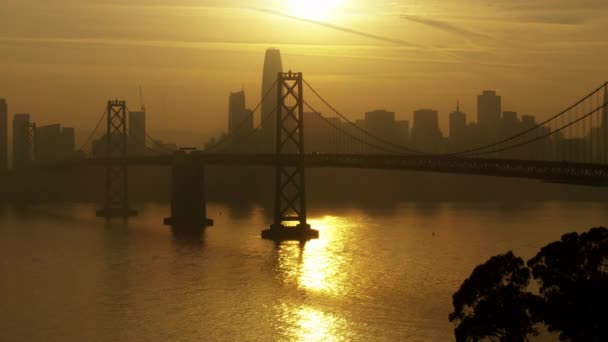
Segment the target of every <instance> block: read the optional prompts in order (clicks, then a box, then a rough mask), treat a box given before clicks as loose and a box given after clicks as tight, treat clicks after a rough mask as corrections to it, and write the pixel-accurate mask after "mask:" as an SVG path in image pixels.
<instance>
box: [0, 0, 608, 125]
mask: <svg viewBox="0 0 608 342" xmlns="http://www.w3.org/2000/svg"><path fill="white" fill-rule="evenodd" d="M33 4H36V5H35V6H33ZM239 4H246V2H241V1H234V2H233V5H234V7H238V8H236V9H235V8H231V7H230V6H227V5H220V3H218V2H214V1H201V2H198V3H196V4H193V3H192V2H190V1H181V0H180V1H172V2H168V1H159V2H157V5H156V6H149V5H146V2H145V1H137V2H135V3H133V4H132V5H130V6H122V5H117V4H103V3H99V2H97V1H93V0H86V1H84V2H79V4H78V5H74V3H73V2H69V1H67V0H58V1H55V2H53V4H48V3H39V2H37V1H32V0H30V1H9V2H7V3H5V4H4V5H3V6H4V9H5V11H4V13H5V15H6V16H7V18H6V20H4V21H2V24H0V25H2V28H3V29H4V32H6V34H5V35H4V36H2V37H0V38H1V39H2V41H3V43H4V45H2V47H0V49H3V50H2V52H3V53H2V54H0V56H2V57H1V58H2V61H3V62H4V63H3V64H2V65H3V66H2V69H1V70H0V71H1V72H3V73H4V74H5V77H4V80H5V82H2V83H0V94H1V95H0V96H1V97H4V98H7V99H8V100H9V101H10V105H11V108H12V109H11V113H16V112H30V113H32V115H35V116H37V117H39V119H38V121H39V122H40V123H41V124H48V123H52V122H58V121H60V122H65V123H66V124H67V125H69V126H73V127H77V128H84V127H89V128H90V127H92V126H94V124H95V117H96V116H97V113H98V112H100V111H101V110H103V106H104V102H105V101H106V100H107V99H109V98H123V99H125V100H126V101H128V102H129V103H137V102H138V99H139V91H138V90H139V86H140V85H141V86H142V87H143V89H144V93H145V94H146V103H147V105H148V112H149V113H150V122H149V125H150V129H153V130H158V129H161V128H164V125H163V124H162V122H163V121H164V120H166V119H167V118H168V116H171V118H172V123H171V126H172V127H169V128H171V129H178V130H194V131H196V132H202V134H205V135H214V134H216V132H217V131H219V130H220V129H224V123H223V120H222V119H223V113H224V111H225V108H226V104H225V101H224V100H223V99H224V97H225V94H227V93H228V92H230V91H234V90H235V89H238V88H240V87H241V85H242V84H244V85H245V90H246V91H247V92H248V93H249V94H250V96H249V97H248V99H249V100H250V102H254V103H255V102H257V100H259V98H258V96H259V95H258V94H260V93H261V92H262V89H261V85H260V84H259V79H260V77H261V75H262V70H261V68H260V65H261V64H262V63H263V57H264V56H263V55H262V54H261V53H262V51H263V50H264V49H265V48H266V47H276V48H278V49H281V50H282V51H283V53H284V62H285V63H284V66H285V67H286V68H291V69H293V70H300V71H303V72H305V73H306V74H307V75H308V79H309V80H310V81H311V82H314V83H315V84H317V85H318V86H319V87H321V88H322V89H324V90H325V93H326V94H327V96H328V97H330V98H332V99H333V100H334V101H333V102H335V103H336V105H337V106H339V107H340V108H341V110H342V111H344V112H345V113H352V114H349V115H353V116H354V115H360V114H357V113H364V112H366V111H369V110H372V109H373V108H382V107H385V108H386V109H387V110H390V111H394V112H396V113H397V117H398V118H409V117H408V116H410V115H411V113H412V112H413V111H414V110H416V109H418V108H420V107H432V108H434V109H436V110H438V111H439V115H440V118H443V117H445V116H447V114H448V113H449V112H450V111H452V110H453V107H454V105H453V103H454V101H455V100H456V99H460V101H461V107H462V108H463V109H465V111H466V112H467V113H472V112H473V110H472V109H473V108H474V107H475V99H474V98H473V94H477V93H478V92H479V91H481V90H483V89H495V90H497V91H498V92H499V93H501V94H503V95H504V96H505V103H504V105H505V107H508V108H509V109H510V110H514V111H518V112H520V113H521V112H528V113H531V114H534V115H536V116H537V117H539V118H541V119H542V118H545V117H546V116H548V115H551V114H553V113H554V112H555V111H559V110H560V109H561V107H562V106H563V105H564V104H567V103H569V102H571V100H573V99H575V98H576V96H575V95H574V94H582V93H584V91H585V90H586V89H590V88H591V87H594V86H597V85H598V84H599V83H601V82H603V81H604V79H605V78H606V77H605V76H602V75H606V74H608V72H607V69H606V63H604V62H601V61H603V60H605V58H603V56H605V54H606V49H605V48H604V47H603V45H602V43H601V42H602V39H603V37H600V35H599V34H598V33H597V32H603V31H605V30H602V29H603V28H605V25H606V24H605V22H604V21H600V20H598V18H601V13H605V11H606V5H605V4H604V3H602V2H600V1H586V2H585V6H586V7H584V8H583V7H582V6H578V5H576V6H575V5H573V4H572V3H570V2H567V1H563V0H560V1H559V4H560V6H553V5H554V3H553V2H551V3H549V2H546V1H540V2H538V3H536V4H535V5H534V6H532V5H521V4H519V5H516V4H513V3H512V2H505V1H499V2H495V3H493V5H492V6H480V7H476V11H475V13H476V14H474V15H473V14H470V13H471V12H470V11H469V9H470V8H471V7H472V6H474V5H473V3H472V2H471V1H468V0H465V1H458V2H453V3H450V4H441V6H440V5H439V4H438V3H437V2H433V1H430V2H425V3H416V4H413V3H412V4H410V3H406V4H401V5H399V4H395V3H394V2H389V1H375V2H374V3H373V5H372V4H371V3H369V2H367V1H357V2H348V3H346V2H343V3H342V5H341V10H340V11H335V10H334V11H333V13H330V15H326V16H325V18H313V20H317V21H321V22H323V23H329V24H332V25H334V26H336V27H337V28H335V27H332V26H322V25H320V24H319V23H314V22H303V21H298V20H294V19H291V18H288V17H281V16H278V15H275V14H271V13H264V12H260V11H252V10H251V9H249V7H247V6H245V7H243V6H240V5H239ZM249 5H250V4H249ZM267 6H268V7H272V8H275V9H277V10H278V11H280V12H285V13H292V14H293V11H294V8H292V7H290V5H287V4H284V3H283V4H281V3H280V2H278V1H276V2H272V1H271V2H268V3H267ZM24 11H26V12H27V13H28V17H25V18H24V17H23V14H20V13H24ZM497 11H499V12H500V13H501V15H500V16H499V15H497V13H498V12H497ZM184 12H188V14H189V16H188V17H186V18H187V19H184V20H182V21H181V22H179V24H175V23H176V22H178V19H183V18H184V16H183V14H184ZM69 13H78V15H77V16H70V17H69V18H70V19H69V20H65V21H62V22H58V21H57V20H55V19H56V18H64V17H66V16H68V15H69ZM98 14H103V15H106V18H107V23H97V21H95V23H96V24H95V25H93V26H92V27H91V28H90V29H88V30H82V28H83V27H87V25H85V21H86V20H89V19H92V18H94V17H96V16H97V15H98ZM135 14H137V16H135ZM465 14H467V15H468V16H465ZM295 15H297V13H295ZM303 15H304V16H306V13H305V14H303ZM207 17H208V18H212V19H211V20H204V19H203V18H207ZM19 18H21V19H19ZM54 18H55V19H54ZM126 18H129V19H130V20H129V22H130V25H128V26H127V27H123V30H124V32H122V33H121V35H120V37H117V36H116V34H114V33H113V31H112V26H111V25H112V24H111V23H113V22H117V21H122V20H123V19H126ZM156 18H162V19H163V20H165V22H166V23H168V24H174V25H172V29H171V30H168V32H167V30H165V32H163V31H162V30H159V27H162V26H163V25H154V23H155V21H154V20H155V19H156ZM131 19H132V20H131ZM309 19H310V18H309ZM245 20H247V22H248V23H250V25H251V26H252V27H255V30H250V29H247V28H243V27H242V26H243V25H240V24H237V25H234V24H230V23H234V22H235V21H236V22H240V21H245ZM34 21H38V22H41V23H48V24H54V23H56V25H47V26H46V27H47V29H48V32H46V33H43V32H38V31H35V30H32V29H29V28H28V27H30V26H31V25H30V24H32V23H34ZM441 24H443V25H441ZM214 25H215V26H214ZM277 25H281V27H284V29H282V30H281V32H280V33H279V32H277V33H274V34H273V33H272V32H273V28H274V27H276V26H277ZM212 28H217V29H219V31H220V32H223V33H222V34H221V35H220V36H219V37H212V36H209V35H208V34H206V32H211V31H212V30H211V29H212ZM338 28H349V29H352V30H353V31H356V32H359V33H369V34H370V35H375V36H381V37H385V38H392V39H401V40H404V41H407V42H410V43H411V44H412V45H414V46H415V48H412V47H406V46H404V45H399V44H397V43H396V42H393V43H391V42H390V41H386V40H385V41H382V40H378V39H374V38H370V37H365V36H362V35H359V34H357V33H352V32H346V31H344V30H343V31H340V30H338ZM524 30H525V31H526V33H527V34H526V35H525V37H523V36H521V35H520V34H519V33H520V32H522V31H524ZM258 31H259V32H258ZM75 32H80V33H79V34H76V33H75ZM261 37H264V39H261ZM487 37H492V38H493V39H492V40H495V42H491V41H490V39H488V38H487ZM513 37H518V40H514V39H513ZM583 38H584V39H583ZM327 41H331V42H333V43H334V44H336V46H338V47H337V48H334V47H327ZM440 47H443V49H442V48H440ZM99 50H101V51H107V52H104V55H105V54H108V53H110V51H111V52H112V55H114V56H116V57H115V58H102V57H101V55H98V54H96V53H95V52H96V51H99ZM434 50H439V51H440V52H442V53H439V54H438V53H436V52H435V51H434ZM42 56H49V59H46V60H45V59H44V58H43V57H42ZM551 56H553V57H551ZM461 61H467V62H470V65H469V66H467V67H465V68H463V67H462V64H463V63H462V62H461ZM547 61H551V62H550V63H548V62H547ZM186 71H187V73H186ZM113 72H120V73H121V75H123V76H124V77H122V79H123V81H122V82H121V83H120V84H116V83H115V82H113V81H112V80H111V78H108V77H107V76H108V75H111V74H112V73H113ZM32 73H35V76H34V74H32ZM56 74H61V75H62V82H61V83H60V84H53V83H52V82H53V79H55V75H56ZM219 75H221V76H219ZM372 76H373V77H372ZM17 84H18V85H19V86H12V85H17ZM345 89H348V91H346V90H345ZM374 89H380V90H382V91H380V92H375V93H374V92H372V90H374ZM531 90H533V91H531ZM347 93H348V94H352V96H353V97H355V98H356V99H357V100H356V101H352V100H351V99H349V98H348V96H346V94H347ZM73 94H77V96H75V97H72V95H73ZM371 94H374V96H371ZM68 99H69V101H68ZM213 99H218V100H217V101H215V100H213ZM219 99H221V101H220V100H219ZM248 106H251V104H250V103H248ZM193 118H201V119H204V123H203V122H202V120H201V122H198V120H197V121H195V122H194V124H193V120H192V119H193ZM409 119H410V120H411V118H409ZM443 121H445V120H442V122H443ZM442 125H443V123H442ZM445 127H447V126H445Z"/></svg>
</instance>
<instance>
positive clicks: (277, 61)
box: [262, 49, 283, 152]
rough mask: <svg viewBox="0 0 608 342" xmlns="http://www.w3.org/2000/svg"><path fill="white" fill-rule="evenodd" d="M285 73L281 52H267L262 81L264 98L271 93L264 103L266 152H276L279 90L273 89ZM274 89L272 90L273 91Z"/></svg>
mask: <svg viewBox="0 0 608 342" xmlns="http://www.w3.org/2000/svg"><path fill="white" fill-rule="evenodd" d="M282 71H283V62H282V61H281V51H280V50H277V49H268V50H266V56H265V58H264V75H263V79H262V98H263V99H264V96H265V95H266V94H267V93H268V92H269V91H270V93H269V94H268V96H267V97H266V98H265V99H264V100H263V102H262V120H265V121H263V123H262V136H263V139H264V150H265V151H266V152H269V151H274V140H275V134H276V132H275V131H276V112H275V113H273V111H275V110H276V107H277V101H278V99H277V90H276V88H275V89H272V88H273V85H274V84H275V82H276V81H277V77H278V74H279V73H280V72H282ZM271 89H272V90H271Z"/></svg>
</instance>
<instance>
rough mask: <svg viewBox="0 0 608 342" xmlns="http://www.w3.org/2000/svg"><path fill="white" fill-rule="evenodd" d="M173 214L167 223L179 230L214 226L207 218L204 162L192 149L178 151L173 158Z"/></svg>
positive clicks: (167, 219) (166, 220)
mask: <svg viewBox="0 0 608 342" xmlns="http://www.w3.org/2000/svg"><path fill="white" fill-rule="evenodd" d="M172 187H173V189H172V194H171V217H168V218H166V219H165V225H168V226H172V227H173V228H174V229H180V230H200V229H204V228H205V227H208V226H213V220H210V219H208V218H207V205H206V204H207V203H206V200H205V166H204V165H203V164H202V163H198V162H196V160H195V158H193V155H192V154H191V153H187V152H186V151H179V152H176V153H175V156H174V161H173V185H172Z"/></svg>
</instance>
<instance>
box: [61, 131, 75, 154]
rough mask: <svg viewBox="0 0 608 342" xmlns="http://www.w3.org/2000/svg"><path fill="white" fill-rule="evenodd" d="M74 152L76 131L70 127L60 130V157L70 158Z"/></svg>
mask: <svg viewBox="0 0 608 342" xmlns="http://www.w3.org/2000/svg"><path fill="white" fill-rule="evenodd" d="M74 152H76V130H75V129H74V128H72V127H63V128H62V129H61V153H60V154H61V157H62V158H64V159H65V158H71V157H73V156H74Z"/></svg>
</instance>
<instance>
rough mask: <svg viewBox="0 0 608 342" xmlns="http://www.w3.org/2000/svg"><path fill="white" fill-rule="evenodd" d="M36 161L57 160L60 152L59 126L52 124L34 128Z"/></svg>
mask: <svg viewBox="0 0 608 342" xmlns="http://www.w3.org/2000/svg"><path fill="white" fill-rule="evenodd" d="M34 143H35V145H36V146H35V150H36V161H40V162H49V161H53V160H58V159H59V158H60V151H61V145H62V141H61V125H59V124H53V125H46V126H40V127H37V128H36V140H35V141H34Z"/></svg>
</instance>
